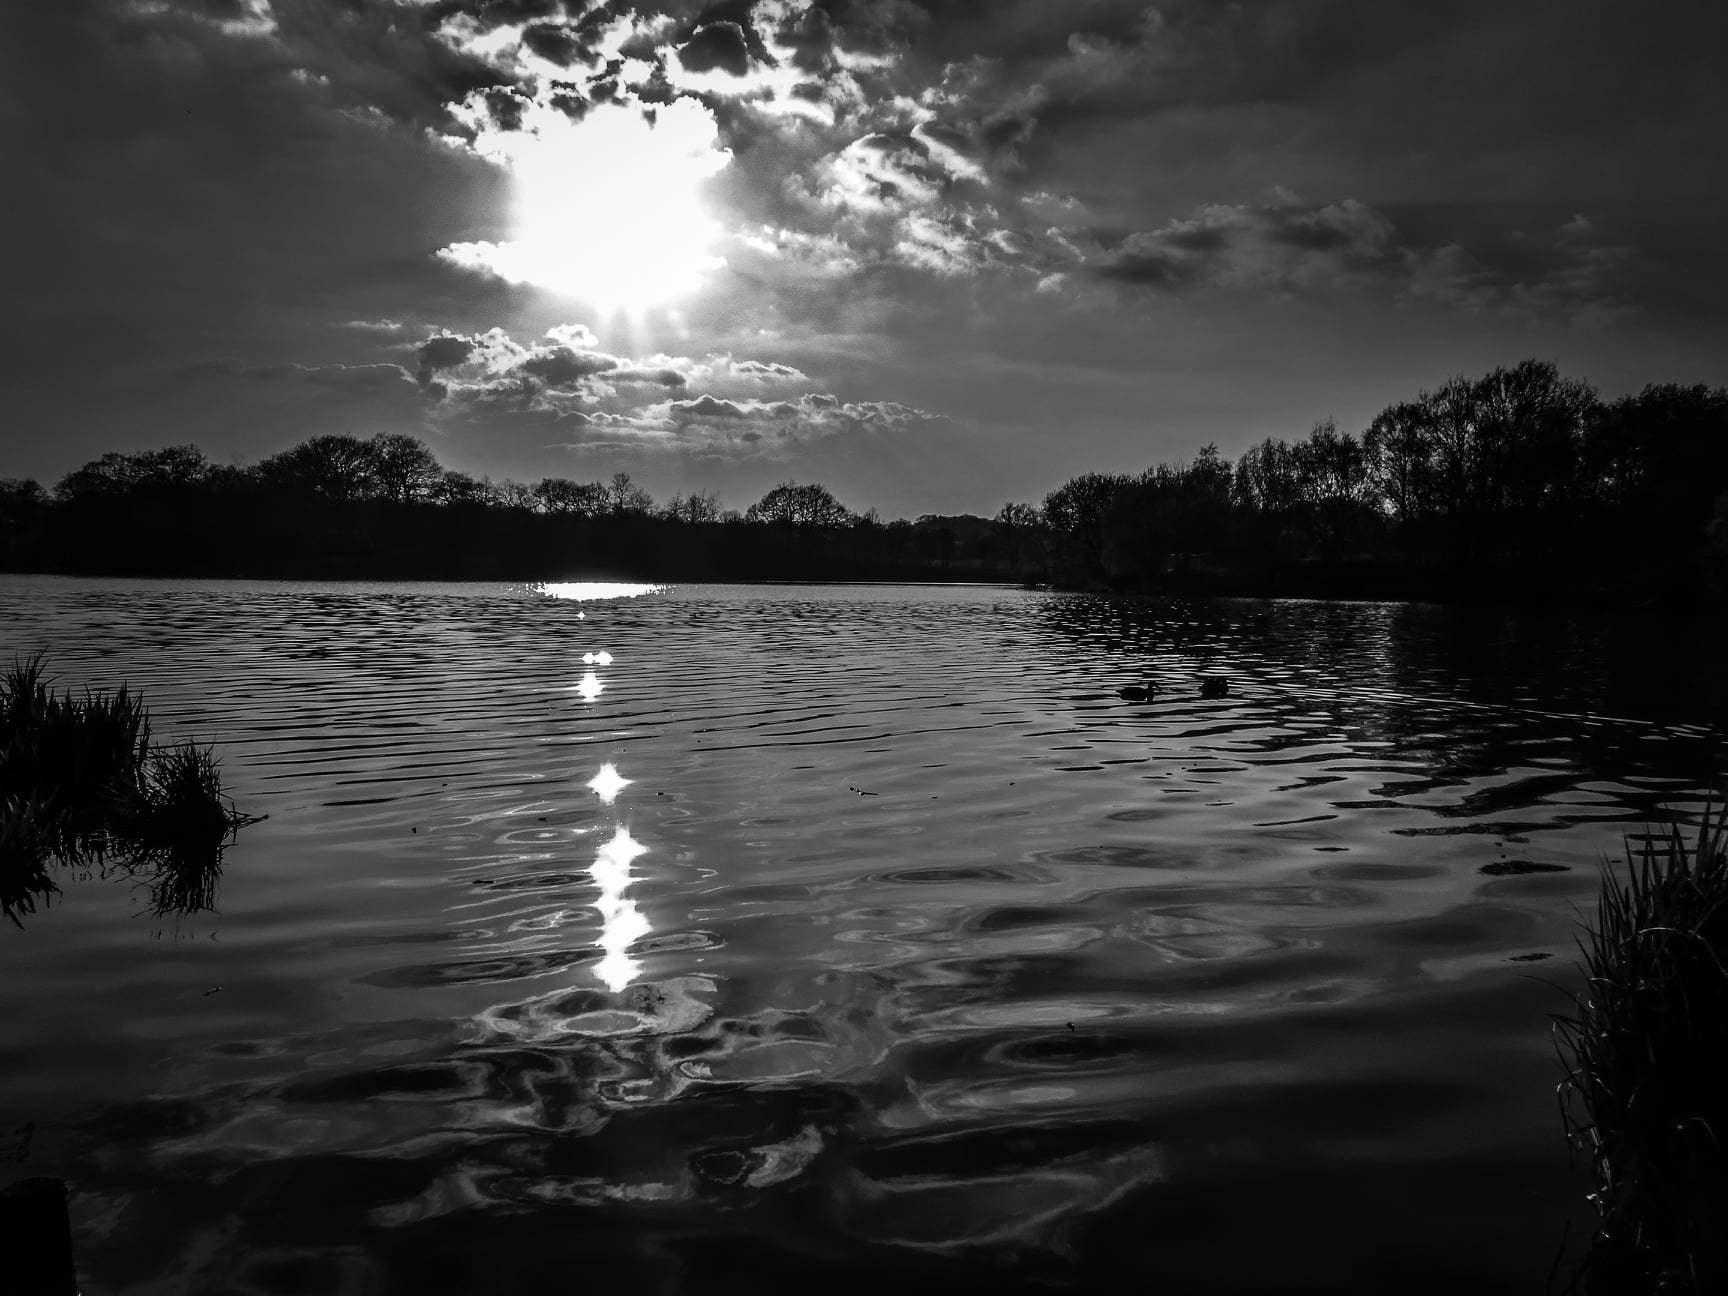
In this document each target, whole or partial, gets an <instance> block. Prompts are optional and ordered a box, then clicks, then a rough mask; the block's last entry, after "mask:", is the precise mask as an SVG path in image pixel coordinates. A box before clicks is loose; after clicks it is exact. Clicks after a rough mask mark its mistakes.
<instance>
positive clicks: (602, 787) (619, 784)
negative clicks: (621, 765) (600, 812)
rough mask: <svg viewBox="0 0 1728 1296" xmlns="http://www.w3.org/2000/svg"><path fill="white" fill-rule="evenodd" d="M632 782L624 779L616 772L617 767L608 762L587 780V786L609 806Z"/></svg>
mask: <svg viewBox="0 0 1728 1296" xmlns="http://www.w3.org/2000/svg"><path fill="white" fill-rule="evenodd" d="M634 781H635V780H633V779H627V778H625V777H624V776H623V775H622V774H620V773H619V772H618V767H617V766H616V765H614V764H612V763H611V762H610V761H608V762H607V763H606V764H604V765H602V766H601V767H600V772H599V773H598V774H596V775H595V776H594V777H593V778H591V779H589V780H588V786H589V788H591V789H592V790H593V792H594V794H595V795H596V796H598V797H599V798H600V799H601V800H602V801H603V802H605V803H606V804H607V805H611V804H612V803H613V802H614V801H616V800H617V799H618V794H619V793H620V792H622V791H623V790H624V789H625V788H627V787H629V786H630V784H631V783H632V782H634Z"/></svg>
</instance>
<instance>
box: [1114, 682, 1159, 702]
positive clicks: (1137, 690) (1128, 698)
mask: <svg viewBox="0 0 1728 1296" xmlns="http://www.w3.org/2000/svg"><path fill="white" fill-rule="evenodd" d="M1117 696H1118V697H1120V698H1121V699H1122V700H1123V701H1124V702H1150V701H1152V699H1153V698H1155V697H1157V696H1158V686H1157V685H1156V684H1154V683H1152V681H1150V680H1148V681H1146V683H1144V684H1130V685H1129V686H1128V687H1127V688H1125V689H1120V690H1118V692H1117Z"/></svg>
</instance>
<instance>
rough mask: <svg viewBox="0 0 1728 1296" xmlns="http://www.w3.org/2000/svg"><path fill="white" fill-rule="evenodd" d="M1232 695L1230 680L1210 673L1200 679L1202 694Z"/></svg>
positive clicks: (1203, 695)
mask: <svg viewBox="0 0 1728 1296" xmlns="http://www.w3.org/2000/svg"><path fill="white" fill-rule="evenodd" d="M1229 695H1230V681H1229V680H1227V679H1225V678H1223V677H1222V676H1219V675H1209V676H1207V677H1206V678H1205V679H1203V680H1201V681H1200V696H1201V697H1203V698H1221V697H1228V696H1229Z"/></svg>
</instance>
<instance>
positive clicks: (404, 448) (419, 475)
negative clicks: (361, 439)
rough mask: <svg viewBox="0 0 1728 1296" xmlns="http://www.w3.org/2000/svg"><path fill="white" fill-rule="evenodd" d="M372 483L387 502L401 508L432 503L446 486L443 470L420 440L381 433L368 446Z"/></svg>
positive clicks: (393, 433) (396, 434)
mask: <svg viewBox="0 0 1728 1296" xmlns="http://www.w3.org/2000/svg"><path fill="white" fill-rule="evenodd" d="M366 445H367V446H368V447H369V449H370V453H371V468H372V479H373V481H374V483H375V484H376V487H377V490H378V491H379V493H380V494H381V495H383V497H384V498H385V499H390V500H395V501H396V502H397V503H398V504H410V503H413V502H414V501H415V500H423V499H431V498H432V497H433V496H434V495H435V494H436V493H437V491H438V488H439V487H440V486H441V485H442V484H443V480H444V470H443V468H442V467H440V466H439V463H438V460H437V459H435V458H434V457H433V455H432V452H431V451H430V450H428V449H427V448H426V443H425V442H423V441H421V440H419V439H418V438H415V437H411V436H404V435H402V434H400V433H395V432H380V433H378V435H376V436H374V437H373V438H372V439H371V440H370V441H368V442H367V443H366Z"/></svg>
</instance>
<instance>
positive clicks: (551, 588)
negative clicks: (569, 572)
mask: <svg viewBox="0 0 1728 1296" xmlns="http://www.w3.org/2000/svg"><path fill="white" fill-rule="evenodd" d="M532 588H533V589H534V591H535V593H537V594H544V595H546V597H547V598H555V599H574V600H575V601H576V602H578V603H591V602H594V601H596V600H598V599H620V598H640V597H642V595H644V594H652V593H654V592H655V591H657V590H661V589H664V588H665V586H663V585H632V584H629V583H627V582H624V581H559V582H554V583H550V584H540V585H535V586H533V587H532Z"/></svg>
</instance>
